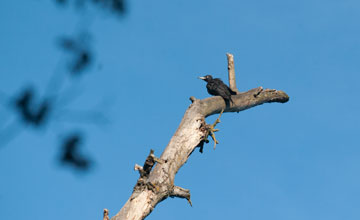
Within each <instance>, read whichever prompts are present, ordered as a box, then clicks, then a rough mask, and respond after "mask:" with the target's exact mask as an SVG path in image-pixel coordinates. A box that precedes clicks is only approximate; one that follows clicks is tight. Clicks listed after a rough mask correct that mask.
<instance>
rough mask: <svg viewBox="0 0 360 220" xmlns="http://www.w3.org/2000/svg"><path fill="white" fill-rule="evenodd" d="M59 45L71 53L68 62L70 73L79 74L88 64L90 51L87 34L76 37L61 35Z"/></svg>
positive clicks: (90, 58)
mask: <svg viewBox="0 0 360 220" xmlns="http://www.w3.org/2000/svg"><path fill="white" fill-rule="evenodd" d="M60 47H61V48H62V49H64V50H65V51H67V52H69V53H70V54H71V55H72V61H71V62H70V64H69V71H70V74H71V75H73V76H76V75H80V74H81V73H83V72H84V70H85V69H86V68H87V67H89V66H90V64H91V61H92V52H91V51H90V49H89V46H88V44H87V34H82V35H80V36H79V37H78V38H77V39H75V38H70V37H62V38H60Z"/></svg>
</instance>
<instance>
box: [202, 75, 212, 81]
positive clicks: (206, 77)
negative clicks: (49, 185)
mask: <svg viewBox="0 0 360 220" xmlns="http://www.w3.org/2000/svg"><path fill="white" fill-rule="evenodd" d="M199 79H202V80H204V81H205V82H209V81H210V80H212V76H211V75H206V76H201V77H199Z"/></svg>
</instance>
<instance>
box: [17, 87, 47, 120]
mask: <svg viewBox="0 0 360 220" xmlns="http://www.w3.org/2000/svg"><path fill="white" fill-rule="evenodd" d="M33 99H34V91H33V89H31V88H27V89H25V90H24V91H23V92H22V93H21V94H20V95H19V97H17V98H16V100H15V106H16V109H17V111H18V113H19V114H20V117H21V119H22V120H23V121H24V122H26V123H28V124H32V125H34V126H41V125H43V124H44V122H45V121H46V119H47V118H48V117H47V116H48V115H49V111H50V102H49V101H48V100H46V99H44V100H43V101H42V102H41V104H40V105H38V106H36V105H35V104H33Z"/></svg>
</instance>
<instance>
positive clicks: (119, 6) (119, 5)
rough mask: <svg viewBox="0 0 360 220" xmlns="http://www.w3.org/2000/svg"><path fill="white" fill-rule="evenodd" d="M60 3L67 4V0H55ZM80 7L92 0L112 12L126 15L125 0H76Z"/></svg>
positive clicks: (96, 4) (94, 3)
mask: <svg viewBox="0 0 360 220" xmlns="http://www.w3.org/2000/svg"><path fill="white" fill-rule="evenodd" d="M55 2H56V3H57V4H59V5H66V4H67V3H68V2H69V1H67V0H55ZM73 2H74V3H75V5H76V6H77V7H78V8H84V6H85V4H86V3H88V2H91V3H92V4H93V5H94V6H96V7H100V8H103V9H109V10H110V11H111V12H113V13H115V14H118V15H124V14H125V13H126V7H125V6H126V3H125V0H74V1H73Z"/></svg>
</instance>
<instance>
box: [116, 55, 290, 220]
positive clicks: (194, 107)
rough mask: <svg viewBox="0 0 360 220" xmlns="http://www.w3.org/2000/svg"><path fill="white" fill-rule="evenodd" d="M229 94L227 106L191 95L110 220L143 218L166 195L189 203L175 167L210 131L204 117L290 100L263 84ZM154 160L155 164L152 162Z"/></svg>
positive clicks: (213, 100)
mask: <svg viewBox="0 0 360 220" xmlns="http://www.w3.org/2000/svg"><path fill="white" fill-rule="evenodd" d="M228 57H229V55H228ZM229 60H230V61H231V60H232V59H228V62H229V63H230V61H229ZM231 62H233V61H231ZM228 66H230V67H229V78H230V79H229V80H230V85H232V86H233V88H234V89H235V90H234V91H237V89H236V84H235V72H234V71H231V68H232V69H233V68H234V67H233V63H232V67H231V65H230V64H229V65H228ZM230 72H231V74H230ZM230 75H232V76H233V77H231V76H230ZM234 86H235V87H234ZM233 88H232V89H233ZM231 98H232V100H233V101H234V103H230V105H229V106H226V104H225V101H224V99H223V98H221V97H220V96H215V97H210V98H206V99H203V100H199V99H196V98H194V97H191V98H190V100H191V101H192V104H191V105H190V106H189V108H188V109H187V110H186V112H185V115H184V117H183V118H182V121H181V123H180V125H179V127H178V129H177V130H176V132H175V134H174V135H173V137H172V138H171V140H170V142H169V144H168V145H167V147H166V148H165V150H164V152H163V153H162V155H161V156H160V159H159V158H156V157H155V156H154V154H153V151H151V152H150V154H149V156H148V157H147V159H146V162H145V164H144V166H143V167H144V168H143V167H141V166H139V165H135V169H136V170H138V171H139V172H140V178H139V179H138V181H137V183H136V185H135V187H134V190H133V193H132V195H131V197H130V198H129V199H128V201H127V202H126V203H125V205H124V206H123V207H122V209H121V210H120V211H119V212H118V213H117V214H116V215H115V216H114V217H112V218H111V220H123V219H131V220H138V219H144V218H145V217H146V216H147V215H149V214H150V213H151V211H152V210H153V209H154V208H155V206H156V205H157V204H158V203H159V202H161V201H163V200H165V199H166V198H168V197H169V196H170V197H179V198H185V199H187V200H188V202H189V203H190V205H191V200H190V190H187V189H183V188H181V187H179V186H175V185H174V179H175V175H176V173H177V172H178V170H179V169H180V168H181V167H182V166H183V165H184V163H186V161H187V160H188V158H189V156H190V155H191V153H192V152H193V151H194V150H195V148H196V147H200V149H201V147H202V146H203V144H204V142H205V140H207V135H208V134H209V131H208V126H206V122H205V118H206V117H208V116H210V115H213V114H217V113H220V112H221V111H222V110H224V112H239V111H243V110H246V109H248V108H252V107H255V106H257V105H261V104H264V103H271V102H279V103H285V102H287V101H288V100H289V97H288V95H287V94H286V93H285V92H283V91H278V90H273V89H265V90H264V89H263V88H262V87H258V88H255V89H251V90H249V91H247V92H244V93H239V92H238V94H237V95H233V96H232V97H231ZM156 162H157V164H155V163H156ZM146 164H148V165H150V166H151V167H150V169H149V167H147V169H146V171H145V166H146ZM154 164H155V166H154ZM153 166H154V168H153ZM152 168H153V169H152Z"/></svg>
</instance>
